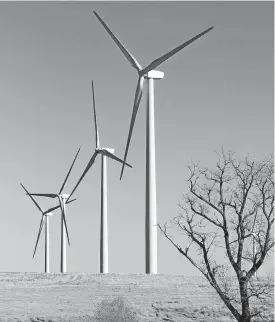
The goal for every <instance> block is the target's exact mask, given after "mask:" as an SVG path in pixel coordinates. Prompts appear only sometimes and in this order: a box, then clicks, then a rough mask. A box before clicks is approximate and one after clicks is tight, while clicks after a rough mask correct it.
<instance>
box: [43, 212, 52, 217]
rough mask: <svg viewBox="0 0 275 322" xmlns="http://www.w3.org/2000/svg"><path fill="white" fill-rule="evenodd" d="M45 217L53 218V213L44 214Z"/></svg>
mask: <svg viewBox="0 0 275 322" xmlns="http://www.w3.org/2000/svg"><path fill="white" fill-rule="evenodd" d="M44 216H53V213H52V212H48V213H46V214H44Z"/></svg>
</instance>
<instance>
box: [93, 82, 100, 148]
mask: <svg viewBox="0 0 275 322" xmlns="http://www.w3.org/2000/svg"><path fill="white" fill-rule="evenodd" d="M92 91H93V104H94V120H95V144H96V148H97V149H98V148H99V134H98V128H97V122H96V109H95V91H94V82H93V81H92Z"/></svg>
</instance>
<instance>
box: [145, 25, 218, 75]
mask: <svg viewBox="0 0 275 322" xmlns="http://www.w3.org/2000/svg"><path fill="white" fill-rule="evenodd" d="M213 28H214V27H210V28H208V29H206V30H205V31H203V32H201V33H200V34H198V35H196V36H195V37H193V38H191V39H189V40H188V41H186V42H185V43H183V44H181V45H179V46H178V47H176V48H174V49H172V50H170V51H169V52H168V53H166V54H164V55H162V56H161V57H159V58H157V59H156V60H154V61H153V62H152V63H150V64H149V65H148V66H147V67H145V68H144V69H143V70H142V71H141V73H142V75H144V74H147V73H148V72H149V71H150V70H152V69H154V68H156V67H157V66H159V65H160V64H162V63H163V62H164V61H165V60H167V59H169V58H170V57H172V56H173V55H175V54H176V53H177V52H178V51H180V50H182V49H183V48H184V47H186V46H188V45H190V44H191V43H192V42H194V41H195V40H197V39H198V38H200V37H202V36H203V35H205V34H206V33H207V32H209V31H210V30H212V29H213Z"/></svg>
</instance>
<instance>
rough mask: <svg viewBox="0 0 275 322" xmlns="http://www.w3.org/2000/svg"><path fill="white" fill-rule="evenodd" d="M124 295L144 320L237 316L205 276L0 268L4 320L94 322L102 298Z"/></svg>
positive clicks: (224, 321) (211, 321) (208, 320)
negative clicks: (41, 271)
mask: <svg viewBox="0 0 275 322" xmlns="http://www.w3.org/2000/svg"><path fill="white" fill-rule="evenodd" d="M119 296H122V297H125V298H126V300H127V302H128V303H130V305H131V306H132V307H133V308H134V309H135V311H136V312H137V313H138V320H139V321H140V322H143V321H144V322H145V321H168V322H169V321H170V322H171V321H172V322H179V321H181V322H189V321H190V322H191V321H192V322H193V321H200V322H229V321H234V319H233V317H232V316H231V315H230V313H229V311H228V309H227V308H226V307H225V306H224V304H223V303H222V302H221V300H220V299H219V297H218V296H217V295H216V293H215V291H214V290H213V289H212V288H211V287H210V286H209V285H208V284H207V282H206V281H205V280H204V279H203V278H200V277H185V276H173V275H156V276H148V275H144V274H108V275H101V274H88V273H81V274H80V273H79V274H42V273H0V321H1V322H4V321H5V322H6V321H10V322H11V321H18V322H19V321H33V322H39V321H40V322H41V321H45V322H46V321H47V322H50V321H52V322H57V321H58V322H59V321H64V322H65V321H66V322H69V321H70V322H88V321H90V322H91V321H93V314H94V312H95V311H96V309H97V306H98V304H99V303H100V302H101V301H102V300H104V299H114V298H116V297H119ZM269 310H270V317H271V314H272V312H273V309H272V308H269Z"/></svg>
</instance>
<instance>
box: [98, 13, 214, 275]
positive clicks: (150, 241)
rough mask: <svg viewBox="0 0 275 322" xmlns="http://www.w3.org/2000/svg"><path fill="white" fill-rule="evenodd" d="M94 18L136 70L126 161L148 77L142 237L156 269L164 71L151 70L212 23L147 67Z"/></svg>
mask: <svg viewBox="0 0 275 322" xmlns="http://www.w3.org/2000/svg"><path fill="white" fill-rule="evenodd" d="M94 14H95V15H96V17H97V19H98V20H99V21H100V22H101V24H102V25H103V27H104V28H105V29H106V31H107V32H108V33H109V35H110V36H111V38H112V39H113V40H114V42H115V43H116V44H117V46H118V47H119V49H120V50H121V51H122V53H123V54H124V56H125V57H126V58H127V60H128V61H129V62H130V64H131V65H132V67H133V68H135V69H136V70H137V72H138V76H139V77H138V83H137V87H136V92H135V98H134V106H133V112H132V118H131V123H130V129H129V134H128V139H127V143H126V148H125V154H124V162H125V161H126V158H127V154H128V150H129V146H130V141H131V136H132V132H133V128H134V123H135V119H136V115H137V112H138V108H139V104H140V101H141V97H142V92H143V83H144V79H147V81H148V82H147V84H148V97H147V122H146V211H145V218H146V219H145V236H146V237H145V240H146V246H145V247H146V273H152V274H156V273H157V213H156V211H157V210H156V170H155V120H154V79H162V78H163V77H164V73H163V72H161V71H157V70H154V68H156V67H158V66H159V65H160V64H162V63H163V62H165V61H166V60H167V59H169V58H170V57H172V56H174V55H175V54H176V53H177V52H179V51H180V50H182V49H183V48H184V47H186V46H188V45H190V44H191V43H192V42H194V41H195V40H197V39H198V38H200V37H202V36H203V35H205V34H206V33H207V32H209V31H210V30H212V29H213V28H214V27H210V28H208V29H206V30H205V31H203V32H201V33H200V34H198V35H196V36H195V37H193V38H191V39H189V40H188V41H186V42H184V43H183V44H181V45H179V46H177V47H176V48H174V49H172V50H170V51H169V52H168V53H166V54H164V55H162V56H160V57H159V58H157V59H155V60H154V61H152V62H151V63H150V64H149V65H148V66H147V67H145V68H142V67H141V65H140V64H139V63H138V61H137V60H136V59H135V58H134V56H133V55H132V54H131V53H130V52H129V51H128V50H127V49H126V48H125V47H124V45H123V44H122V43H121V42H120V41H119V40H118V38H117V37H116V36H115V35H114V34H113V32H112V31H111V30H110V29H109V27H108V26H107V25H106V24H105V23H104V21H103V20H102V19H101V18H100V16H99V15H98V14H97V13H96V12H95V11H94ZM123 171H124V164H123V165H122V169H121V174H120V179H121V178H122V175H123Z"/></svg>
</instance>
